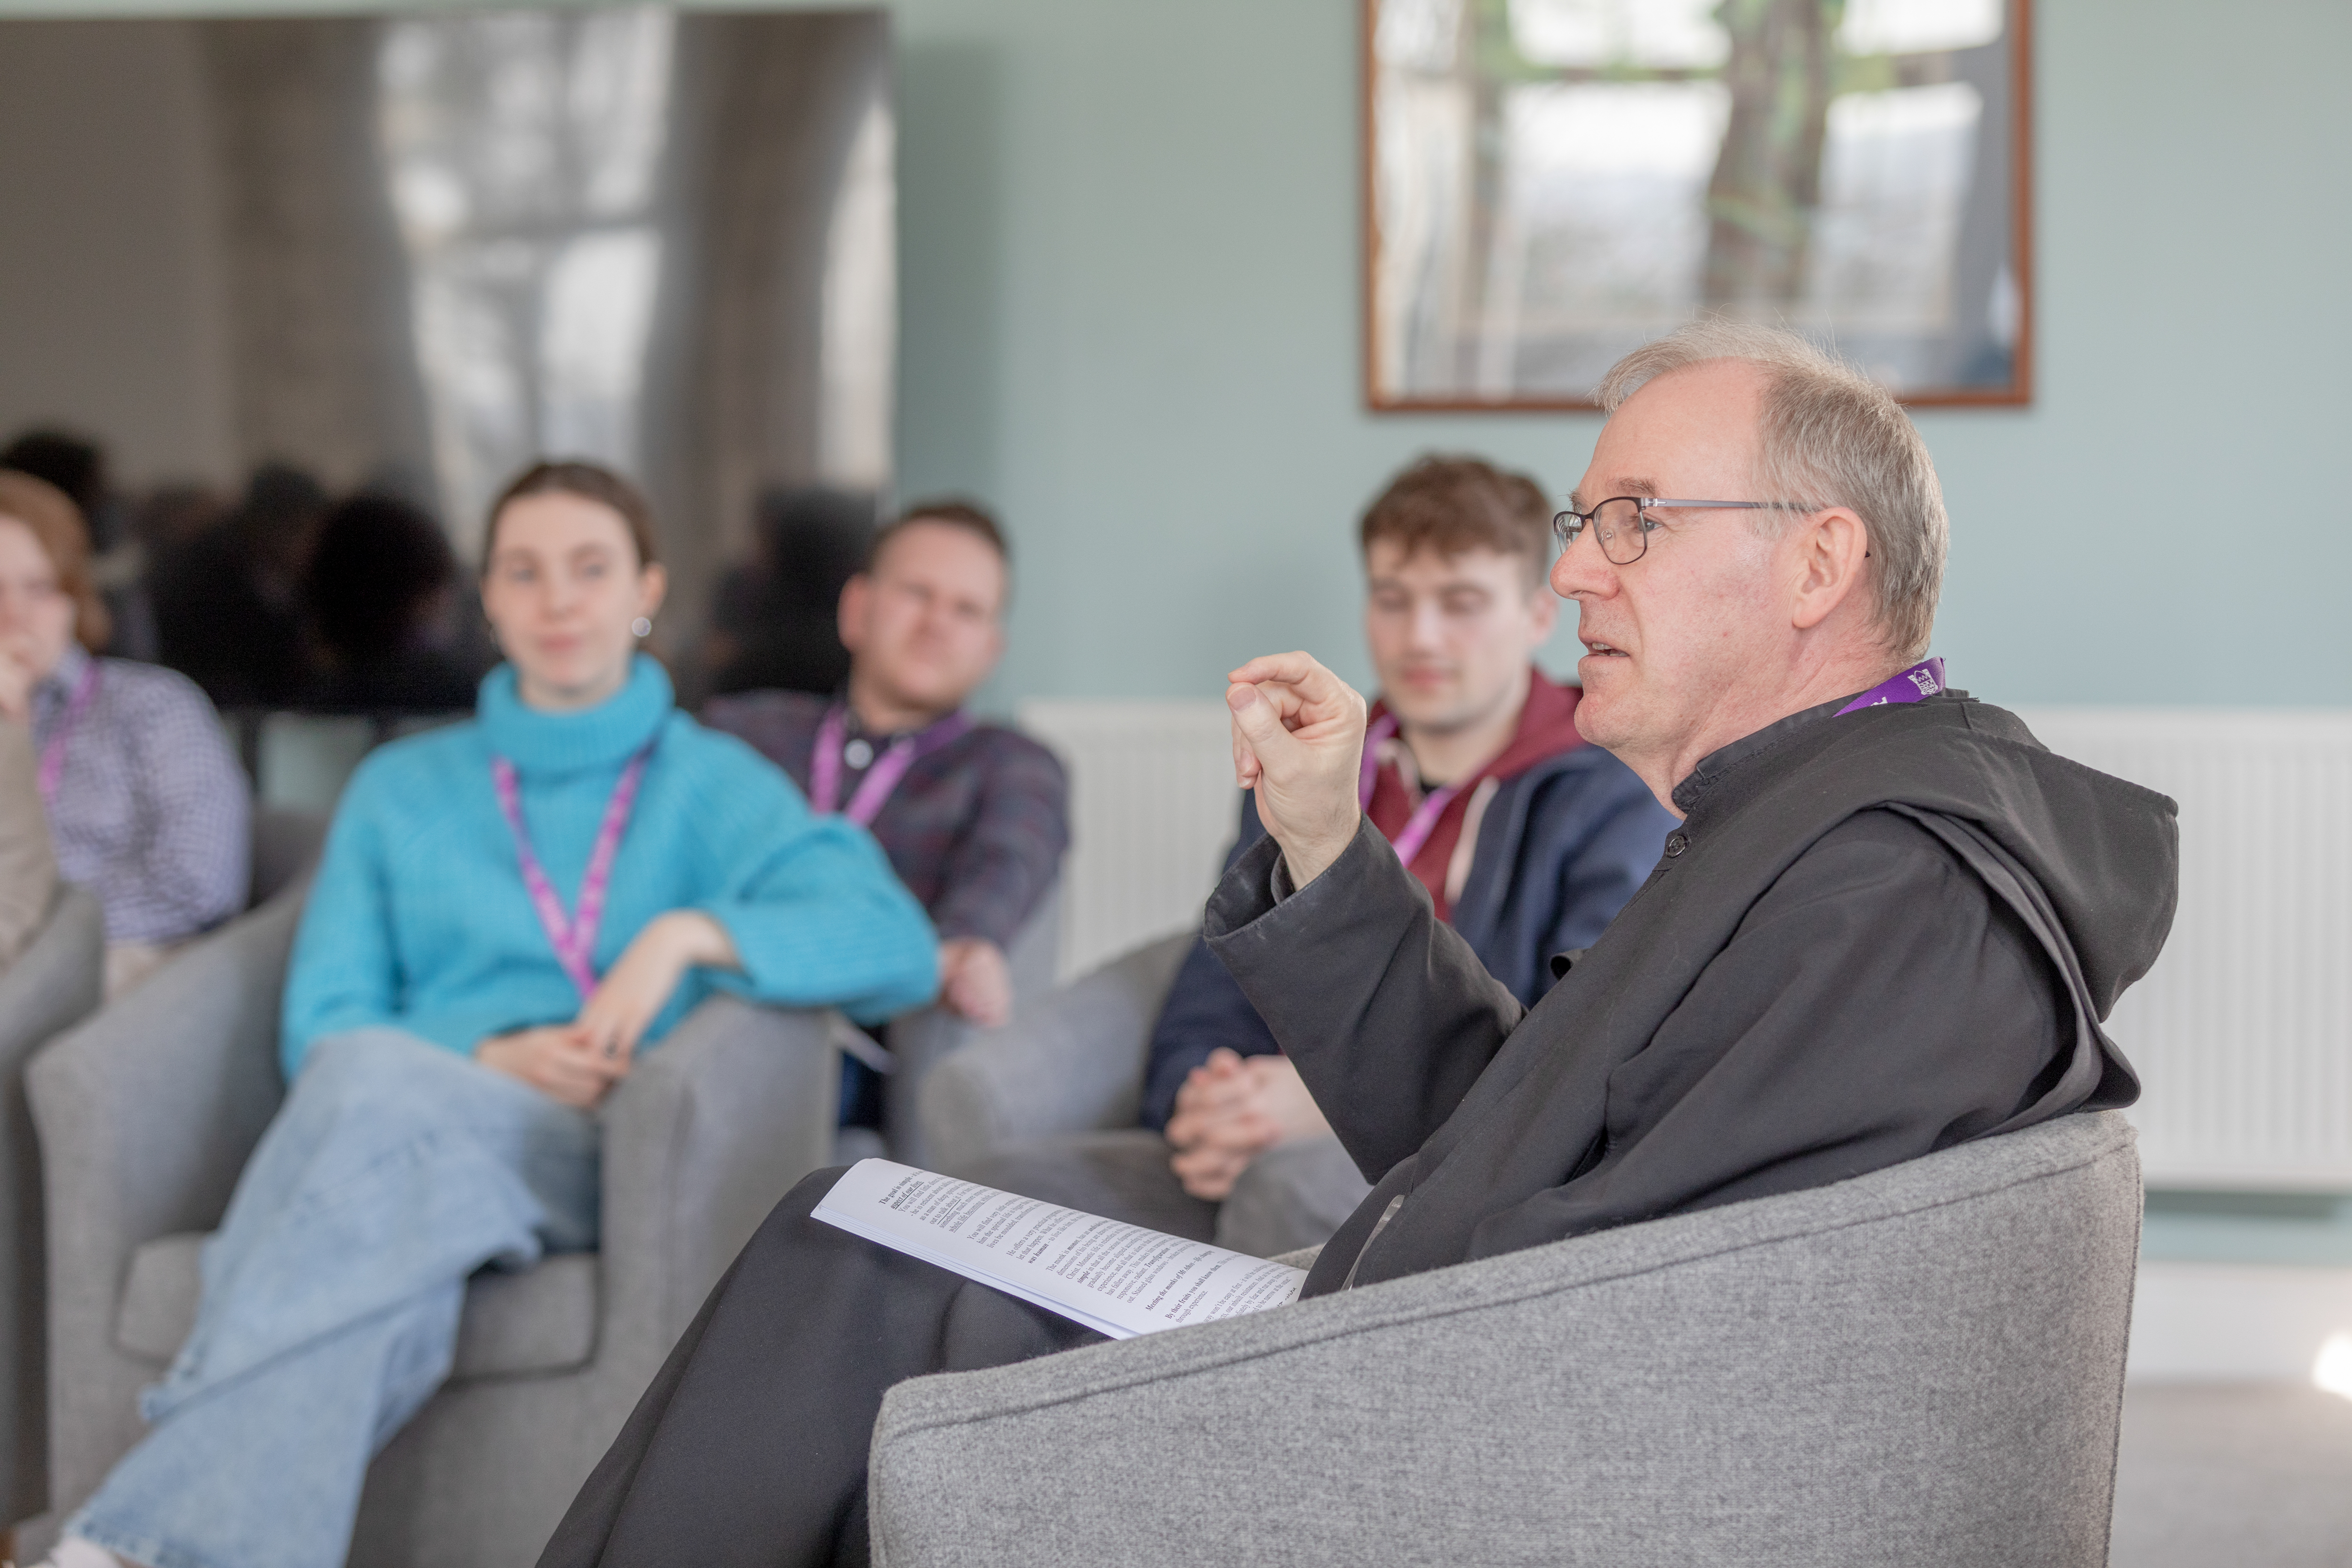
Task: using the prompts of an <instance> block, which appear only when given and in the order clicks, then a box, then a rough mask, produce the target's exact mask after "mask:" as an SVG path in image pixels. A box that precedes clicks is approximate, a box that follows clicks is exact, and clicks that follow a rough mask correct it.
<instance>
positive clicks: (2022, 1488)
mask: <svg viewBox="0 0 2352 1568" xmlns="http://www.w3.org/2000/svg"><path fill="white" fill-rule="evenodd" d="M2139 1206H2140V1191H2139V1164H2138V1159H2137V1152H2136V1151H2135V1149H2134V1146H2133V1141H2132V1133H2131V1130H2130V1127H2129V1125H2128V1124H2127V1123H2126V1121H2124V1119H2123V1118H2122V1116H2120V1115H2119V1114H2116V1113H2114V1112H2107V1113H2104V1114H2100V1115H2078V1116H2070V1117H2064V1118H2061V1119H2060V1120H2059V1121H2054V1122H2050V1123H2047V1124H2045V1125H2043V1126H2041V1127H2036V1128H2032V1129H2030V1130H2028V1131H2023V1132H2019V1133H2014V1134H2011V1135H2009V1136H2006V1137H2001V1138H1993V1139H1988V1140H1985V1141H1983V1142H1976V1143H1969V1144H1963V1145H1960V1146H1959V1147H1957V1148H1954V1149H1950V1150H1948V1151H1946V1152H1942V1153H1938V1154H1934V1155H1930V1156H1929V1157H1927V1158H1926V1159H1923V1160H1916V1161H1913V1162H1910V1163H1906V1164H1903V1165H1898V1166H1895V1167H1894V1168H1892V1169H1890V1170H1885V1171H1881V1172H1877V1173H1873V1174H1870V1175H1865V1176H1862V1177H1858V1178H1856V1179H1854V1180H1853V1181H1849V1182H1843V1183H1840V1184H1837V1185H1834V1186H1831V1187H1824V1188H1819V1189H1816V1190H1814V1191H1811V1192H1805V1193H1798V1194H1790V1195H1788V1196H1784V1197H1777V1198H1764V1199H1759V1200H1757V1201H1754V1202H1750V1203H1743V1204H1734V1205H1727V1206H1725V1207H1722V1208H1718V1209H1711V1210H1706V1211H1704V1212H1701V1213H1698V1214H1692V1215H1679V1216H1676V1217H1674V1218H1670V1219H1664V1220H1660V1221H1656V1222H1654V1223H1651V1224H1647V1225H1636V1226H1624V1227H1622V1229H1618V1230H1614V1231H1609V1232H1605V1233H1602V1234H1600V1235H1595V1236H1590V1237H1580V1238H1577V1239H1575V1240H1571V1241H1566V1242H1560V1243H1557V1244H1554V1245H1552V1246H1549V1247H1536V1248H1532V1249H1529V1250H1528V1251H1525V1252H1519V1253H1513V1254H1510V1255H1508V1256H1506V1257H1501V1258H1489V1259H1486V1260H1483V1261H1480V1262H1476V1263H1470V1264H1465V1265H1462V1266H1459V1267H1456V1268H1445V1269H1440V1270H1437V1271H1435V1272H1433V1273H1429V1274H1424V1275H1419V1276H1416V1277H1413V1278H1411V1279H1399V1280H1394V1281H1391V1282H1388V1283H1384V1284H1379V1285H1373V1286H1370V1287H1367V1288H1366V1289H1360V1290H1354V1291H1349V1292H1345V1293H1342V1294H1339V1295H1335V1296H1328V1297H1323V1298H1319V1299H1318V1300H1312V1301H1307V1302H1302V1303H1299V1304H1298V1305H1297V1306H1293V1307H1286V1308H1283V1309H1279V1310H1275V1311H1271V1312H1265V1313H1261V1314H1259V1315H1257V1316H1255V1317H1250V1318H1243V1319H1237V1320H1234V1321H1227V1322H1223V1323H1212V1324H1206V1325H1203V1326H1202V1327H1199V1328H1193V1329H1180V1330H1174V1331H1170V1332H1167V1333H1164V1334H1158V1335H1153V1336H1151V1337H1150V1338H1146V1339H1141V1340H1129V1341H1125V1342H1117V1343H1112V1344H1105V1345H1097V1346H1094V1347H1090V1348H1088V1349H1085V1350H1080V1351H1075V1352H1070V1353H1068V1354H1066V1355H1056V1356H1047V1357H1044V1358H1041V1359H1039V1360H1036V1361H1033V1362H1028V1363H1022V1364H1020V1365H1017V1366H1010V1367H1002V1368H997V1369H994V1370H992V1371H987V1372H976V1373H955V1374H950V1375H947V1376H939V1377H926V1378H918V1379H915V1380H913V1381H911V1382H908V1383H903V1384H899V1385H898V1387H897V1388H895V1389H893V1390H892V1391H891V1392H890V1394H889V1395H888V1396H887V1398H886V1399H885V1401H884V1402H883V1406H882V1414H881V1417H880V1419H879V1420H878V1422H877V1424H876V1426H875V1431H874V1439H873V1449H872V1492H871V1496H870V1504H871V1518H872V1529H873V1536H872V1540H873V1547H874V1561H875V1563H877V1564H882V1565H886V1568H931V1565H933V1564H948V1563H954V1564H956V1565H957V1568H988V1565H992V1564H1006V1565H1011V1564H1014V1563H1028V1564H1034V1563H1055V1564H1060V1565H1072V1564H1079V1563H1118V1564H1121V1565H1133V1568H1152V1565H1156V1564H1170V1565H1174V1564H1189V1563H1219V1562H1251V1563H1284V1564H1333V1565H1338V1564H1355V1563H1481V1564H1485V1563H1528V1564H1536V1563H1547V1564H1549V1563H1595V1564H1600V1563H1605V1564H1609V1565H1611V1568H1643V1565H1647V1564H1657V1565H1660V1568H1664V1565H1667V1564H1673V1565H1675V1568H1680V1565H1682V1564H1687V1563H1739V1564H1743V1565H1744V1568H1769V1565H1778V1564H1789V1565H1797V1564H1803V1565H1806V1568H1819V1565H1825V1564H1849V1563H1850V1564H1856V1565H1860V1564H1871V1565H1873V1568H1876V1565H1881V1564H1896V1565H1914V1564H1916V1565H1917V1568H1976V1565H1981V1568H2012V1565H2015V1564H2021V1563H2034V1564H2051V1565H2066V1568H2099V1565H2102V1564H2104V1563H2105V1562H2106V1545H2107V1529H2108V1519H2109V1510H2110V1505H2111V1501H2112V1497H2113V1491H2114V1482H2115V1457H2116V1428H2117V1423H2118V1419H2119V1414H2120V1409H2121V1403H2122V1394H2123V1371H2124V1343H2125V1336H2126V1330H2127V1328H2128V1324H2129V1319H2130V1313H2131V1297H2132V1284H2133V1274H2134V1268H2135V1263H2136V1257H2137V1245H2138V1234H2139Z"/></svg>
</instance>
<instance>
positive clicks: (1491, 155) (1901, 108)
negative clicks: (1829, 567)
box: [1363, 0, 2033, 411]
mask: <svg viewBox="0 0 2352 1568" xmlns="http://www.w3.org/2000/svg"><path fill="white" fill-rule="evenodd" d="M2028 5H2029V0H1363V7H1364V9H1363V29H1364V88H1363V91H1364V132H1365V137H1364V140H1365V148H1364V167H1363V177H1364V191H1363V203H1364V241H1363V244H1364V269H1365V282H1364V294H1365V299H1364V306H1365V345H1364V367H1365V380H1366V395H1367V399H1368V401H1369V402H1370V405H1371V406H1372V407H1373V408H1374V409H1376V410H1397V411H1425V410H1442V409H1510V408H1529V409H1544V408H1558V409H1576V408H1589V407H1591V406H1592V404H1591V389H1592V387H1593V386H1594V384H1596V383H1597V382H1599V380H1600V379H1601V374H1602V373H1603V372H1605V371H1606V370H1607V368H1608V367H1609V365H1610V364H1611V363H1613V362H1614V361H1615V360H1616V359H1618V358H1619V357H1620V356H1621V355H1622V354H1623V353H1626V352H1627V351H1629V350H1631V349H1633V348H1634V347H1635V346H1637V345H1638V344H1640V343H1642V342H1647V341H1648V340H1650V339H1653V338H1655V337H1658V336H1660V335H1662V334H1664V333H1665V332H1667V331H1672V330H1673V329H1674V328H1675V326H1677V325H1679V324H1681V323H1682V322H1684V321H1688V320H1690V319H1692V318H1693V317H1695V316H1697V315H1699V314H1702V313H1706V312H1719V313H1724V314H1728V315H1732V316H1736V317H1740V318H1744V319H1752V320H1758V321H1770V322H1774V323H1778V324H1783V325H1787V326H1790V327H1793V328H1795V329H1796V330H1798V331H1802V332H1804V333H1806V334H1807V335H1808V336H1810V337H1812V338H1813V339H1815V340H1816V341H1817V342H1822V343H1823V344H1824V345H1826V346H1831V347H1833V348H1835V349H1836V350H1837V351H1838V352H1839V353H1842V354H1843V355H1844V356H1845V357H1847V358H1848V359H1850V360H1853V362H1854V363H1858V364H1860V365H1861V366H1862V367H1863V368H1864V370H1866V371H1868V372H1869V373H1870V374H1872V375H1873V376H1874V377H1876V378H1877V379H1878V380H1880V381H1881V382H1882V383H1884V384H1885V385H1887V386H1888V387H1890V388H1892V389H1893V390H1894V391H1895V393H1896V394H1897V395H1900V396H1901V397H1902V398H1903V399H1904V400H1905V401H1906V402H1908V403H1914V404H2021V403H2025V402H2028V401H2030V400H2031V396H2032V362H2033V298H2032V293H2033V281H2032V279H2033V271H2032V244H2031V241H2032V233H2031V221H2030V219H2031V210H2032V207H2031V188H2030V184H2029V178H2028V176H2029V172H2030V168H2031V152H2032V148H2031V136H2030V125H2029V118H2028V108H2029V99H2030V93H2029V84H2030V74H2029V72H2030V67H2031V48H2030V37H2029V20H2030V18H2029V15H2028Z"/></svg>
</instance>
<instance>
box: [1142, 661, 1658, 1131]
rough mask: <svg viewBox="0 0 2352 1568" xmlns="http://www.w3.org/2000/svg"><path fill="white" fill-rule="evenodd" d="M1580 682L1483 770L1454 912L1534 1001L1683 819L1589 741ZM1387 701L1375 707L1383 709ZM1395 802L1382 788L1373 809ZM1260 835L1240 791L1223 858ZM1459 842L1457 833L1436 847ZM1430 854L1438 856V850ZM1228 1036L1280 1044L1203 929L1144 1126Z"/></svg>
mask: <svg viewBox="0 0 2352 1568" xmlns="http://www.w3.org/2000/svg"><path fill="white" fill-rule="evenodd" d="M1537 679H1538V680H1540V679H1542V678H1541V676H1540V675H1538V677H1537ZM1553 690H1554V691H1557V690H1558V689H1557V688H1554V689H1553ZM1576 695H1577V694H1576V693H1575V692H1574V691H1573V689H1570V691H1569V692H1568V696H1567V700H1565V701H1564V702H1561V703H1559V704H1557V705H1556V712H1557V714H1558V721H1556V722H1555V723H1552V724H1549V725H1547V726H1544V727H1542V728H1541V729H1536V730H1533V731H1532V732H1530V727H1528V726H1525V725H1523V726H1522V731H1521V734H1520V736H1519V737H1518V739H1517V741H1515V742H1513V745H1512V747H1511V749H1510V750H1508V751H1507V752H1504V753H1503V754H1502V755H1501V756H1500V757H1498V758H1496V761H1495V762H1494V763H1491V764H1489V766H1488V768H1487V769H1486V770H1485V772H1484V773H1482V774H1481V775H1480V776H1485V775H1486V773H1491V774H1492V775H1493V776H1494V777H1495V778H1496V781H1497V784H1496V790H1495V793H1494V795H1493V797H1492V798H1491V799H1490V800H1489V801H1488V802H1487V804H1486V809H1485V810H1484V811H1483V812H1481V813H1479V814H1478V817H1477V823H1476V826H1475V832H1476V834H1477V840H1476V852H1475V854H1474V855H1473V856H1472V858H1471V861H1470V872H1469V876H1468V877H1467V878H1466V879H1465V880H1464V882H1463V884H1462V889H1461V892H1462V899H1461V902H1460V903H1459V904H1457V905H1456V906H1455V907H1454V909H1453V910H1451V911H1449V913H1450V919H1451V923H1452V925H1453V927H1454V930H1455V931H1459V932H1460V933H1461V935H1462V940H1463V941H1465V942H1468V943H1469V944H1470V950H1471V952H1474V953H1475V954H1476V955H1477V957H1478V961H1479V962H1480V963H1483V964H1484V965H1485V966H1486V972H1487V973H1490V974H1492V975H1493V976H1494V977H1495V978H1496V979H1497V980H1499V981H1501V982H1502V983H1503V984H1504V986H1505V987H1506V988H1507V989H1508V990H1509V991H1510V993H1511V994H1513V995H1514V996H1517V998H1518V999H1519V1000H1520V1001H1522V1002H1525V1003H1528V1004H1529V1005H1533V1004H1534V1003H1535V1001H1536V1000H1537V998H1538V997H1540V996H1541V995H1542V994H1544V993H1545V992H1546V991H1549V990H1550V989H1551V987H1552V984H1553V980H1554V976H1553V973H1552V970H1551V967H1550V959H1551V955H1552V954H1553V953H1556V952H1559V951H1560V950H1561V949H1562V948H1570V947H1582V946H1584V945H1585V944H1586V943H1588V942H1591V941H1593V940H1594V939H1595V938H1597V937H1598V936H1600V934H1601V931H1602V930H1603V929H1604V928H1605V927H1607V925H1608V924H1609V922H1610V921H1612V920H1613V919H1615V918H1616V914H1617V911H1618V910H1620V909H1621V908H1622V907H1623V906H1624V903H1625V900H1627V899H1630V898H1632V897H1633V889H1636V888H1638V887H1640V886H1641V885H1642V879H1643V876H1644V875H1645V874H1646V873H1647V871H1648V868H1650V867H1651V866H1652V865H1653V864H1654V863H1655V862H1656V860H1657V858H1658V846H1659V845H1660V844H1662V843H1664V841H1665V837H1666V833H1667V830H1668V829H1670V828H1672V827H1673V826H1674V825H1675V819H1674V818H1673V817H1672V816H1669V815H1668V814H1667V813H1666V811H1665V809H1664V807H1663V806H1661V805H1658V802H1657V798H1656V797H1655V796H1654V795H1651V793H1650V790H1649V786H1648V785H1647V784H1643V782H1642V781H1641V780H1640V779H1639V778H1636V777H1635V776H1634V775H1633V770H1632V769H1630V768H1628V767H1627V766H1626V765H1625V764H1624V763H1621V762H1619V761H1618V760H1617V759H1616V758H1615V757H1612V756H1611V755H1610V754H1609V753H1608V752H1604V751H1602V750H1601V748H1600V747H1598V746H1590V745H1586V744H1584V743H1583V742H1582V738H1581V737H1580V736H1579V735H1578V734H1577V733H1576V729H1575V720H1574V715H1575V712H1576V703H1575V700H1574V699H1575V697H1576ZM1379 711H1380V710H1378V709H1377V708H1376V709H1374V710H1373V712H1374V714H1375V716H1377V714H1378V713H1379ZM1381 787H1382V788H1383V789H1390V790H1393V791H1395V793H1396V794H1397V795H1398V796H1399V798H1398V799H1397V800H1396V801H1395V802H1394V805H1395V806H1396V810H1397V813H1398V814H1399V815H1402V813H1404V812H1409V811H1410V810H1411V809H1412V805H1411V803H1410V802H1409V801H1406V800H1404V799H1403V798H1402V788H1401V786H1398V785H1396V784H1395V782H1394V775H1393V773H1392V771H1383V773H1382V774H1381ZM1390 804H1391V803H1390V802H1387V801H1383V800H1380V799H1375V801H1374V803H1373V812H1372V815H1373V816H1379V815H1380V814H1381V808H1382V807H1383V806H1384V805H1390ZM1456 809H1457V811H1458V810H1459V800H1458V799H1457V803H1456ZM1264 837H1265V828H1264V827H1263V826H1259V823H1258V819H1257V801H1256V798H1255V796H1253V795H1243V796H1242V820H1241V832H1240V834H1239V836H1238V837H1236V838H1235V839H1234V848H1233V853H1232V854H1231V855H1230V856H1228V857H1227V858H1226V862H1225V864H1226V865H1227V866H1228V867H1229V868H1230V867H1231V866H1232V865H1233V864H1234V861H1235V860H1238V859H1239V858H1241V857H1242V856H1244V855H1245V854H1247V853H1248V852H1249V850H1250V847H1252V846H1253V845H1255V844H1256V843H1257V842H1258V841H1259V840H1260V839H1262V838H1264ZM1451 844H1452V840H1451V839H1450V838H1449V839H1447V841H1446V844H1445V845H1444V846H1442V847H1451ZM1393 858H1394V856H1393V855H1391V859H1393ZM1427 858H1433V859H1435V860H1437V862H1438V863H1439V864H1440V865H1443V864H1444V855H1443V854H1433V855H1432V856H1430V857H1427ZM1415 880H1416V881H1419V880H1421V879H1419V878H1415ZM1423 886H1424V887H1426V884H1425V883H1424V884H1423ZM1218 1047H1223V1048H1225V1049H1227V1050H1230V1051H1234V1052H1235V1053H1237V1054H1238V1055H1241V1056H1244V1057H1255V1056H1271V1055H1273V1054H1274V1052H1275V1051H1276V1050H1277V1049H1279V1048H1280V1047H1277V1046H1276V1043H1275V1037H1274V1035H1273V1033H1272V1032H1271V1031H1270V1030H1268V1029H1267V1028H1266V1026H1265V1021H1264V1020H1263V1019H1261V1018H1260V1017H1259V1016H1257V1011H1256V1009H1255V1008H1253V1007H1252V1006H1251V1005H1250V1003H1249V998H1248V997H1246V996H1244V995H1243V994H1242V989H1241V987H1240V986H1238V985H1236V984H1234V979H1233V976H1232V975H1230V974H1227V973H1225V967H1224V965H1223V964H1222V963H1218V962H1217V960H1216V958H1215V957H1214V956H1213V954H1212V953H1211V952H1209V949H1208V946H1207V944H1206V943H1204V942H1193V944H1192V952H1189V953H1187V954H1185V956H1184V963H1183V965H1182V966H1181V968H1180V969H1178V970H1177V972H1176V979H1175V982H1174V983H1173V984H1171V985H1170V987H1169V988H1168V997H1167V1000H1166V1002H1165V1003H1163V1004H1162V1005H1161V1007H1160V1017H1159V1020H1158V1021H1157V1022H1156V1023H1155V1024H1154V1025H1153V1026H1152V1031H1151V1047H1150V1058H1149V1060H1148V1062H1147V1065H1146V1067H1145V1070H1144V1082H1143V1111H1142V1118H1141V1120H1142V1122H1143V1125H1145V1126H1146V1127H1150V1128H1151V1129H1153V1130H1154V1131H1164V1130H1165V1129H1166V1128H1167V1125H1168V1119H1169V1118H1170V1117H1171V1116H1172V1115H1174V1114H1175V1110H1176V1094H1177V1091H1178V1090H1179V1089H1182V1088H1183V1087H1184V1080H1185V1079H1186V1078H1188V1077H1189V1076H1191V1074H1192V1069H1193V1068H1197V1067H1199V1066H1200V1065H1201V1064H1202V1063H1203V1062H1205V1061H1207V1060H1208V1059H1209V1055H1210V1053H1211V1052H1212V1051H1214V1050H1216V1049H1217V1048H1218Z"/></svg>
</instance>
